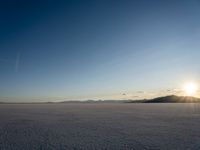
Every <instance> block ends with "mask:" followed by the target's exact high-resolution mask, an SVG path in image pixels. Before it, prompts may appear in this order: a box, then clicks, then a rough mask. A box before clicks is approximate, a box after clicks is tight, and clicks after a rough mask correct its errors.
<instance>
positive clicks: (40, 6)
mask: <svg viewBox="0 0 200 150" xmlns="http://www.w3.org/2000/svg"><path fill="white" fill-rule="evenodd" d="M199 41H200V1H198V0H152V1H150V0H137V1H136V0H120V1H119V0H112V1H111V0H98V1H97V0H91V1H87V0H84V1H83V0H80V1H78V0H71V1H67V0H63V1H61V0H34V1H31V0H30V1H26V0H8V1H4V2H2V1H1V2H0V101H27V102H30V101H59V100H75V99H76V100H77V99H78V100H84V99H141V98H149V97H156V96H159V95H168V94H173V93H175V94H176V93H178V92H180V91H179V89H180V87H181V85H182V84H183V83H184V82H187V81H191V80H192V81H195V82H197V83H198V82H199V77H200V65H199V64H200V59H199V56H200V42H199Z"/></svg>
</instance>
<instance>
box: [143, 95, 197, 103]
mask: <svg viewBox="0 0 200 150" xmlns="http://www.w3.org/2000/svg"><path fill="white" fill-rule="evenodd" d="M143 103H200V98H196V97H191V96H176V95H170V96H165V97H158V98H154V99H151V100H145V101H143Z"/></svg>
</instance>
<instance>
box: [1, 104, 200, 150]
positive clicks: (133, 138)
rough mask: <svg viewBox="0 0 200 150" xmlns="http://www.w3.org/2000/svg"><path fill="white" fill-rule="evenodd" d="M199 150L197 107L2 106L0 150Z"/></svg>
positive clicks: (180, 105) (199, 107) (181, 105)
mask: <svg viewBox="0 0 200 150" xmlns="http://www.w3.org/2000/svg"><path fill="white" fill-rule="evenodd" d="M65 149H66V150H79V149H80V150H82V149H84V150H134V149H137V150H143V149H144V150H173V149H175V150H186V149H187V150H191V149H192V150H199V149H200V104H2V105H0V150H65Z"/></svg>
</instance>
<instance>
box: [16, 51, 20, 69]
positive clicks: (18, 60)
mask: <svg viewBox="0 0 200 150" xmlns="http://www.w3.org/2000/svg"><path fill="white" fill-rule="evenodd" d="M20 57H21V54H20V52H19V53H18V54H17V58H16V61H15V72H16V73H17V72H18V71H19V65H20Z"/></svg>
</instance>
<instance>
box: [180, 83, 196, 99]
mask: <svg viewBox="0 0 200 150" xmlns="http://www.w3.org/2000/svg"><path fill="white" fill-rule="evenodd" d="M183 90H184V93H185V95H186V96H195V95H196V94H197V91H198V86H197V84H196V83H193V82H190V83H186V84H185V85H184V87H183Z"/></svg>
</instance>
